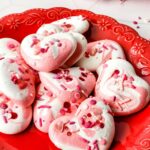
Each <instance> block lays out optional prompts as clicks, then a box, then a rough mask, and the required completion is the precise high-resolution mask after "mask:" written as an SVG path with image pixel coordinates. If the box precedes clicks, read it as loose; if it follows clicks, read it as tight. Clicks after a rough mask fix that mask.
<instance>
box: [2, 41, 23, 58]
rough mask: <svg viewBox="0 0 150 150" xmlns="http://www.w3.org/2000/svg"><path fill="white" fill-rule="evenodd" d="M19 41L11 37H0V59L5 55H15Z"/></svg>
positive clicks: (18, 47) (16, 54)
mask: <svg viewBox="0 0 150 150" xmlns="http://www.w3.org/2000/svg"><path fill="white" fill-rule="evenodd" d="M19 49H20V43H19V42H18V41H16V40H14V39H11V38H1V39H0V59H2V58H5V57H6V58H7V57H17V56H18V53H17V52H18V51H19Z"/></svg>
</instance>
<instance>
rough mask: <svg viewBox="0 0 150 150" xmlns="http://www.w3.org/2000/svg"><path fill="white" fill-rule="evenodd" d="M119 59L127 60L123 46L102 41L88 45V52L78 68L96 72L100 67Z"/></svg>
mask: <svg viewBox="0 0 150 150" xmlns="http://www.w3.org/2000/svg"><path fill="white" fill-rule="evenodd" d="M117 58H120V59H125V55H124V52H123V49H122V48H121V46H120V45H119V44H118V43H116V42H115V41H112V40H100V41H96V42H91V43H88V45H87V50H86V52H85V54H84V56H83V57H82V58H81V59H80V60H79V62H78V63H77V66H79V67H83V68H86V69H88V70H90V71H96V69H97V68H98V67H99V66H100V65H102V64H103V63H105V62H106V61H108V60H109V59H117Z"/></svg>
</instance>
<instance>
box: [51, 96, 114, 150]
mask: <svg viewBox="0 0 150 150" xmlns="http://www.w3.org/2000/svg"><path fill="white" fill-rule="evenodd" d="M114 132H115V126H114V119H113V116H112V114H111V109H110V108H109V106H108V105H106V104H105V103H104V102H103V101H102V100H100V99H99V98H97V97H91V98H88V99H86V100H85V101H83V102H82V103H81V105H80V106H79V108H78V110H77V112H76V113H75V114H74V115H70V116H63V117H60V118H58V119H56V120H54V121H53V122H52V124H51V125H50V128H49V137H50V139H51V141H52V142H53V143H54V144H55V145H56V146H57V147H58V148H60V149H62V150H70V149H72V150H99V149H100V150H108V148H109V147H110V145H111V142H112V140H113V137H114Z"/></svg>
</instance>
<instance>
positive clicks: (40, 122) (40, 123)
mask: <svg viewBox="0 0 150 150" xmlns="http://www.w3.org/2000/svg"><path fill="white" fill-rule="evenodd" d="M39 125H40V127H42V119H41V118H39Z"/></svg>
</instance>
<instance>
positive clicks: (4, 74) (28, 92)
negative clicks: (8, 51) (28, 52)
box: [0, 58, 35, 106]
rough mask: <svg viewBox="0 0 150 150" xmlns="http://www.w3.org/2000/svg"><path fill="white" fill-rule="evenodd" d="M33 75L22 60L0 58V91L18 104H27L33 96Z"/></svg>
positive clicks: (31, 101)
mask: <svg viewBox="0 0 150 150" xmlns="http://www.w3.org/2000/svg"><path fill="white" fill-rule="evenodd" d="M34 81H35V77H34V74H33V72H32V71H31V70H30V69H29V68H28V67H27V65H26V64H23V61H22V60H19V59H18V60H16V59H12V58H5V59H2V60H0V92H1V93H2V94H4V95H5V96H7V97H8V98H9V99H11V101H13V102H14V103H16V104H18V105H22V106H29V105H31V104H32V103H33V101H34V97H35V85H34Z"/></svg>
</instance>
